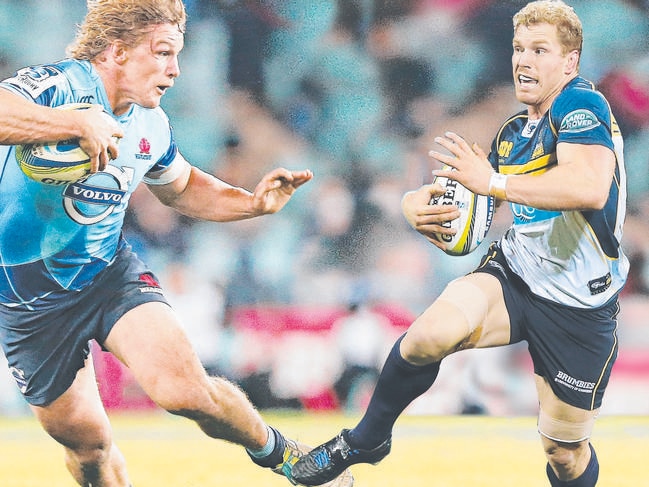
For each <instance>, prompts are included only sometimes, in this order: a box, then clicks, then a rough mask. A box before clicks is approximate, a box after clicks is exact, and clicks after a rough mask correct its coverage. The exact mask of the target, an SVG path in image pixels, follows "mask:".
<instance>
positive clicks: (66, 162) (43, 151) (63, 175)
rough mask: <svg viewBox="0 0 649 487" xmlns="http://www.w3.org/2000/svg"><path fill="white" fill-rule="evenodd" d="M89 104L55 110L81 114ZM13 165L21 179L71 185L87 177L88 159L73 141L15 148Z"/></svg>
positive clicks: (66, 106) (72, 104)
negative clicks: (78, 111)
mask: <svg viewBox="0 0 649 487" xmlns="http://www.w3.org/2000/svg"><path fill="white" fill-rule="evenodd" d="M91 106H92V105H91V104H89V103H70V104H67V105H61V106H58V107H57V108H60V109H62V110H85V109H88V108H90V107H91ZM16 161H17V162H18V165H19V166H20V169H21V170H22V171H23V173H25V175H26V176H27V177H29V178H31V179H33V180H34V181H38V182H40V183H44V184H50V185H64V184H69V183H74V182H76V181H78V180H79V179H81V178H83V177H84V176H86V175H88V174H89V173H90V157H88V154H86V153H85V152H84V151H83V149H82V148H81V147H80V146H79V143H78V141H76V140H64V141H59V142H46V143H41V144H25V145H18V146H16Z"/></svg>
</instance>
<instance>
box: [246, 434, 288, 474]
mask: <svg viewBox="0 0 649 487" xmlns="http://www.w3.org/2000/svg"><path fill="white" fill-rule="evenodd" d="M267 428H268V441H267V442H266V444H265V445H264V446H263V447H262V448H261V449H259V450H249V449H248V448H246V452H247V453H248V456H250V458H251V459H252V461H253V462H255V463H256V464H257V465H260V466H262V467H275V466H276V465H278V464H280V463H282V460H283V456H284V438H283V437H282V435H281V434H280V433H279V432H278V431H276V430H275V429H274V428H271V427H270V426H267Z"/></svg>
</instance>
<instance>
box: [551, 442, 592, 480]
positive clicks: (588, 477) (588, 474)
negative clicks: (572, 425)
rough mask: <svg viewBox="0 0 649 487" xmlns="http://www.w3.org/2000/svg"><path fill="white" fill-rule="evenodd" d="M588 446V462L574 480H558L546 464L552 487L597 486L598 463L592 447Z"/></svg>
mask: <svg viewBox="0 0 649 487" xmlns="http://www.w3.org/2000/svg"><path fill="white" fill-rule="evenodd" d="M588 446H589V447H590V462H588V465H587V466H586V470H584V473H582V474H581V475H580V476H579V477H577V478H576V479H573V480H565V481H563V480H559V479H558V478H557V475H556V474H555V473H554V470H552V467H551V466H550V464H549V463H548V464H547V466H546V468H545V470H546V473H547V474H548V478H549V479H550V485H551V486H552V487H595V485H597V479H598V478H599V462H598V461H597V455H595V449H594V448H593V445H591V444H588Z"/></svg>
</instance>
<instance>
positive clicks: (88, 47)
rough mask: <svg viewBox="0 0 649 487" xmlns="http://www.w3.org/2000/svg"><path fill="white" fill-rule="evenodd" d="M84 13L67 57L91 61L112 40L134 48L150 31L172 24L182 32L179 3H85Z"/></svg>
mask: <svg viewBox="0 0 649 487" xmlns="http://www.w3.org/2000/svg"><path fill="white" fill-rule="evenodd" d="M87 4H88V13H87V14H86V17H85V19H84V21H83V23H82V24H81V25H79V26H78V28H77V35H76V37H75V39H74V41H73V42H72V43H71V44H70V45H69V46H68V47H67V49H66V53H67V55H68V56H70V57H72V58H75V59H84V60H88V61H91V60H93V59H95V58H96V57H97V56H98V55H99V54H101V53H102V52H104V50H105V49H106V48H107V47H108V46H109V45H110V44H111V43H112V42H113V41H115V40H117V39H119V40H121V41H123V42H124V43H126V44H127V45H128V46H131V47H133V46H136V45H137V44H138V42H139V41H140V39H141V38H142V37H143V35H144V34H146V33H147V32H148V30H149V28H150V27H153V26H155V25H160V24H175V25H177V26H178V30H180V32H183V33H184V32H185V25H186V21H187V14H186V12H185V5H184V4H183V2H182V0H88V2H87Z"/></svg>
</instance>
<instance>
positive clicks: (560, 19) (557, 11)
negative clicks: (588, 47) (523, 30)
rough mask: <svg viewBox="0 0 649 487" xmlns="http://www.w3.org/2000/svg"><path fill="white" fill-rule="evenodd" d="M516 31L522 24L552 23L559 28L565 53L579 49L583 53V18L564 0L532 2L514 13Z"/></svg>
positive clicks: (560, 39) (527, 25)
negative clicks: (580, 18)
mask: <svg viewBox="0 0 649 487" xmlns="http://www.w3.org/2000/svg"><path fill="white" fill-rule="evenodd" d="M513 20H514V31H516V29H518V27H520V26H521V25H523V26H526V27H529V26H530V25H533V24H541V23H546V24H551V25H554V26H555V27H556V28H557V34H558V37H559V42H560V43H561V45H562V46H563V53H564V54H567V53H568V52H571V51H578V52H579V53H580V54H581V50H582V46H583V42H584V38H583V28H582V25H581V20H579V17H578V16H577V14H576V13H575V10H574V9H573V8H572V7H571V6H569V5H567V4H566V3H564V2H563V1H562V0H539V1H536V2H530V3H528V4H527V5H526V6H525V7H523V8H522V9H521V10H520V11H519V12H518V13H517V14H516V15H514V19H513Z"/></svg>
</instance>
